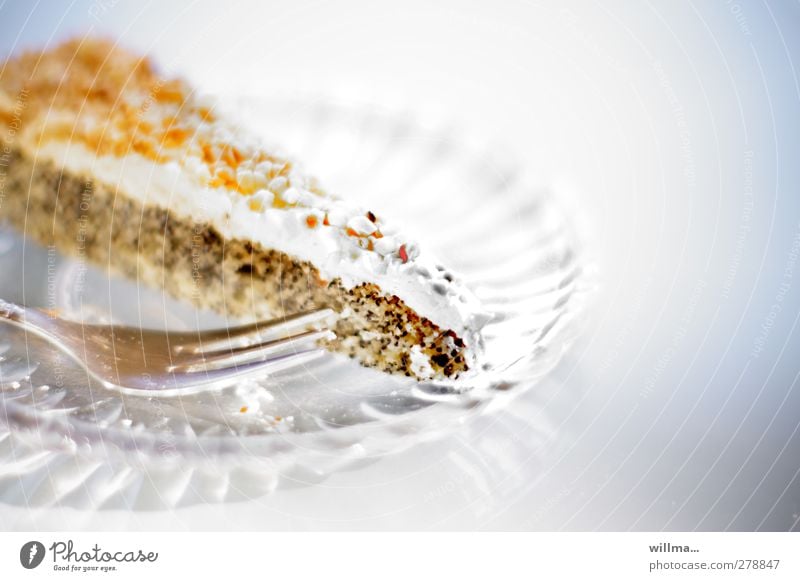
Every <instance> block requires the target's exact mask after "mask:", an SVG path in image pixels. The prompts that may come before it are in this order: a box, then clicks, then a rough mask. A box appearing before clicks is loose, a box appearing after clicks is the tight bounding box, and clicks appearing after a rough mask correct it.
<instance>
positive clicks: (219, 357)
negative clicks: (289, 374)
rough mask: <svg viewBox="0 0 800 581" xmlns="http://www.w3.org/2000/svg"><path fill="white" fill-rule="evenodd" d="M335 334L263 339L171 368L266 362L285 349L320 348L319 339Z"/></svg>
mask: <svg viewBox="0 0 800 581" xmlns="http://www.w3.org/2000/svg"><path fill="white" fill-rule="evenodd" d="M333 337H335V335H334V334H333V333H332V332H331V331H329V330H327V329H324V330H321V331H315V330H311V331H305V332H303V333H298V334H296V335H292V336H289V337H283V338H281V339H272V340H270V341H263V342H261V343H258V344H256V345H248V346H244V347H237V348H233V349H222V350H220V351H214V352H212V353H208V354H206V353H198V354H193V355H192V356H189V357H187V360H186V361H179V362H177V363H174V364H173V365H172V366H171V367H170V368H169V371H170V372H174V373H200V372H203V371H212V370H220V369H230V368H233V367H239V366H240V365H246V364H248V363H252V362H260V361H264V360H265V358H266V357H267V356H269V355H271V354H275V353H279V352H281V351H288V350H290V349H293V350H294V351H298V350H299V349H301V348H302V347H303V346H305V345H311V346H314V347H316V342H317V341H319V340H320V339H331V338H333Z"/></svg>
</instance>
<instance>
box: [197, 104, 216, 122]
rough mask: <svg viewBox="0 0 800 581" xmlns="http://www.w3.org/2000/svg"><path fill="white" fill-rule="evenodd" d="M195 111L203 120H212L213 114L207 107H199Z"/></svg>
mask: <svg viewBox="0 0 800 581" xmlns="http://www.w3.org/2000/svg"><path fill="white" fill-rule="evenodd" d="M197 113H198V114H199V115H200V118H201V119H202V120H203V121H214V114H213V113H211V110H210V109H209V108H208V107H201V108H200V109H198V110H197Z"/></svg>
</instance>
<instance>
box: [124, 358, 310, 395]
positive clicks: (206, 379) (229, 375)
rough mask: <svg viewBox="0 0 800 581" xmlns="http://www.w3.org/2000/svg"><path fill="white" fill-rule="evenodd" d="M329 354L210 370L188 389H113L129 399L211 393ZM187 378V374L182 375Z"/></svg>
mask: <svg viewBox="0 0 800 581" xmlns="http://www.w3.org/2000/svg"><path fill="white" fill-rule="evenodd" d="M324 354H325V350H324V349H320V348H318V347H315V348H311V349H307V350H304V351H297V352H294V353H287V354H285V355H279V356H277V357H270V358H269V359H266V360H264V361H254V362H252V363H246V364H244V365H240V366H238V367H236V368H223V369H211V370H207V371H206V372H205V373H204V374H203V375H200V374H198V375H192V376H191V377H192V381H191V383H190V384H188V385H178V386H176V387H166V388H163V389H156V390H143V389H135V388H134V389H131V388H126V387H122V386H116V385H112V386H111V387H112V388H114V389H116V390H118V391H120V392H122V393H126V394H129V395H146V396H152V395H158V396H164V397H172V396H180V395H189V394H192V393H200V392H204V391H208V390H209V386H211V387H212V388H214V387H225V386H228V385H231V384H233V383H236V382H237V381H239V380H242V379H246V378H248V377H258V378H263V377H264V374H265V373H277V372H278V371H283V370H284V369H291V368H293V367H301V366H303V365H305V364H307V363H310V362H311V361H314V360H315V359H317V358H319V357H321V356H322V355H324ZM179 375H185V374H179Z"/></svg>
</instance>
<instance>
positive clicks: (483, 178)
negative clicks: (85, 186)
mask: <svg viewBox="0 0 800 581" xmlns="http://www.w3.org/2000/svg"><path fill="white" fill-rule="evenodd" d="M228 104H232V105H233V107H232V109H235V110H236V112H237V114H238V115H240V116H241V118H242V119H246V120H247V125H248V126H249V127H250V128H251V129H255V130H257V131H260V132H261V133H262V134H263V135H265V136H266V137H267V138H268V139H269V141H270V142H274V143H279V144H281V146H282V147H283V149H285V150H286V151H287V152H288V153H289V155H292V156H293V157H296V158H297V159H301V160H303V162H304V166H305V168H306V169H307V170H309V171H310V172H311V173H313V174H315V175H317V176H318V177H319V178H320V179H321V181H322V183H324V184H327V185H328V188H329V190H331V191H334V192H344V193H346V195H347V197H348V198H351V199H355V200H356V201H358V202H360V203H363V204H365V205H367V204H368V205H369V207H374V208H380V209H381V213H382V214H383V215H385V216H388V217H390V218H392V219H393V220H394V221H395V223H397V224H399V225H401V226H402V227H403V228H404V230H405V231H406V232H408V234H409V235H410V236H411V237H413V238H416V239H417V240H418V241H419V242H420V243H422V244H425V245H426V246H428V247H430V248H431V249H433V250H435V251H436V253H437V254H438V255H439V258H440V260H441V261H442V263H443V264H447V265H448V266H449V267H451V268H452V269H454V270H456V271H458V272H460V273H461V274H462V275H463V277H464V278H465V279H466V280H467V281H468V284H469V285H470V286H471V288H472V289H473V290H474V291H475V293H476V294H477V295H478V296H479V297H480V298H481V299H482V301H483V302H484V304H485V306H486V307H487V308H488V310H490V311H491V312H493V313H494V315H495V320H494V322H493V323H492V324H490V325H489V326H487V327H486V329H485V337H486V353H485V356H484V359H483V364H484V367H483V370H482V371H481V372H480V373H477V374H475V375H473V376H471V377H470V378H469V380H467V381H463V382H457V383H456V384H455V385H452V384H450V385H445V384H437V383H417V382H414V381H410V380H408V379H406V378H399V377H393V376H389V375H386V374H383V373H380V372H377V371H374V370H371V369H365V368H362V367H360V366H359V365H358V364H355V363H353V362H351V361H350V360H349V359H346V358H341V357H339V356H335V355H326V356H325V357H323V358H322V359H320V360H318V361H316V362H314V363H312V364H309V365H307V366H305V367H304V368H301V369H295V370H292V371H287V372H284V373H279V374H277V375H275V376H273V377H270V378H268V379H265V380H264V381H261V382H252V381H251V382H245V383H242V384H240V385H238V386H235V387H232V388H229V389H225V390H222V391H217V392H212V393H205V394H195V395H187V396H182V397H173V398H152V397H131V396H123V395H120V394H117V393H113V392H110V391H108V390H106V389H103V388H102V387H99V386H97V385H91V383H90V382H89V381H88V380H87V377H86V374H85V373H84V372H83V371H82V370H81V369H80V368H79V367H78V366H76V365H75V364H74V363H72V362H71V361H70V360H69V359H67V358H66V357H65V356H63V355H61V354H60V353H58V352H57V351H56V350H54V349H52V348H51V347H49V346H47V345H46V344H43V343H42V342H41V341H39V340H38V339H36V338H35V337H32V336H26V335H25V334H24V333H23V332H21V331H19V330H16V329H14V328H12V327H10V326H0V405H2V408H0V422H5V424H6V427H3V426H0V462H2V464H0V468H2V471H0V500H5V501H13V500H14V499H13V498H2V497H3V496H5V497H13V496H15V495H16V496H20V497H21V496H24V498H25V502H26V503H28V504H51V503H59V504H69V505H75V506H91V507H93V508H97V507H117V506H125V507H128V508H130V507H138V508H155V507H163V506H176V505H181V504H191V503H196V502H220V501H230V500H238V499H242V498H251V497H253V496H258V495H260V494H263V493H265V492H268V491H270V490H273V489H274V488H276V487H278V486H290V485H298V484H303V483H305V484H308V483H313V482H317V481H319V480H320V479H322V478H324V477H325V476H327V475H329V474H330V473H332V472H333V471H335V470H340V469H344V468H352V467H355V466H358V465H360V464H362V463H364V462H369V461H372V460H375V459H377V458H380V457H381V456H383V455H385V454H388V453H392V452H397V451H400V450H403V449H406V448H408V447H409V446H413V445H414V444H416V443H419V442H421V441H424V440H429V439H432V438H437V437H441V436H443V435H445V434H447V433H450V432H452V431H453V430H456V429H458V427H459V426H460V425H461V424H463V422H464V421H465V420H467V419H469V418H470V417H473V416H476V415H478V414H483V413H487V412H489V411H491V410H493V409H496V408H497V407H499V406H502V405H505V404H507V403H508V402H509V401H510V400H511V398H512V397H513V396H514V395H515V394H518V393H520V392H521V391H523V390H527V389H530V388H532V387H533V386H535V385H536V383H537V381H538V380H539V379H540V378H541V377H542V376H543V375H544V374H546V373H547V372H548V371H549V370H550V369H552V367H553V366H554V365H555V363H556V362H557V361H558V359H559V357H560V356H561V354H562V353H563V352H564V350H565V349H566V348H567V346H568V345H569V342H570V340H571V338H572V336H573V335H574V329H575V325H573V324H571V323H572V322H573V320H574V319H575V316H576V315H577V314H578V313H579V312H580V310H581V307H582V305H583V303H584V299H585V296H586V294H587V293H586V290H587V289H588V288H589V279H588V277H587V276H586V272H587V269H586V265H585V264H584V263H583V261H582V259H581V256H580V252H579V247H578V242H577V240H578V237H577V235H576V232H575V230H574V227H573V226H572V224H573V222H572V221H571V220H570V216H568V215H566V213H565V212H564V211H563V209H562V207H561V206H560V205H559V203H558V200H557V196H555V195H554V194H553V192H551V191H550V190H549V189H547V188H538V187H534V186H531V185H530V182H529V181H528V180H526V179H524V177H523V175H524V172H522V171H521V168H520V167H518V166H516V165H514V164H513V162H511V161H509V160H508V159H504V158H499V157H498V156H496V155H495V154H493V152H492V151H489V150H486V149H482V148H481V147H480V146H478V145H475V144H476V143H478V142H476V141H475V140H473V139H469V138H467V137H465V136H464V135H463V134H462V133H460V132H458V131H456V130H454V129H453V128H452V127H450V128H441V127H440V128H435V127H430V126H425V125H424V124H423V123H421V122H419V120H418V119H415V117H414V116H413V115H410V114H408V113H402V112H396V111H395V112H390V111H387V110H385V109H382V108H380V107H375V106H363V105H358V106H356V105H353V104H348V103H342V102H336V101H332V100H324V99H313V100H309V99H306V100H302V101H298V100H296V99H286V100H277V99H271V100H265V99H263V98H256V97H247V98H245V97H238V98H237V99H236V100H235V103H231V100H230V99H228ZM0 271H1V272H3V273H4V276H3V278H2V281H1V282H0V296H2V297H3V298H5V299H8V300H12V301H16V302H20V303H24V304H27V305H29V306H45V307H49V308H56V309H58V310H59V311H60V313H61V314H62V316H65V317H69V318H73V319H78V320H84V321H87V322H112V321H113V322H116V323H127V324H134V325H136V324H140V323H142V324H144V325H145V326H151V327H170V328H176V329H192V328H198V327H215V326H219V325H220V324H224V323H225V321H224V320H222V319H221V318H220V317H219V316H218V315H215V314H212V313H206V312H200V311H198V310H196V309H193V308H192V307H191V306H189V305H185V304H183V303H180V302H177V301H175V300H173V299H171V298H169V297H167V296H165V295H164V294H163V293H161V292H160V291H157V290H153V289H145V288H140V287H138V286H136V285H135V284H133V283H131V282H129V281H126V280H122V279H117V278H109V277H107V276H106V275H105V274H103V273H102V272H101V271H99V270H97V269H94V268H93V267H88V268H87V267H85V266H84V265H83V264H82V263H80V262H78V261H75V260H73V259H69V258H65V257H62V256H60V255H58V253H57V252H56V251H55V250H54V249H49V248H41V247H37V246H36V245H34V244H32V243H30V242H23V240H22V239H21V238H19V237H18V236H17V235H15V234H14V233H12V232H10V231H9V230H8V229H7V228H3V229H2V230H0ZM12 480H13V481H15V484H14V486H11V485H8V486H6V484H7V483H9V482H11V481H12Z"/></svg>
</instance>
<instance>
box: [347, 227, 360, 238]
mask: <svg viewBox="0 0 800 581" xmlns="http://www.w3.org/2000/svg"><path fill="white" fill-rule="evenodd" d="M347 235H348V236H358V232H356V231H355V230H353V229H352V228H348V229H347Z"/></svg>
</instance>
